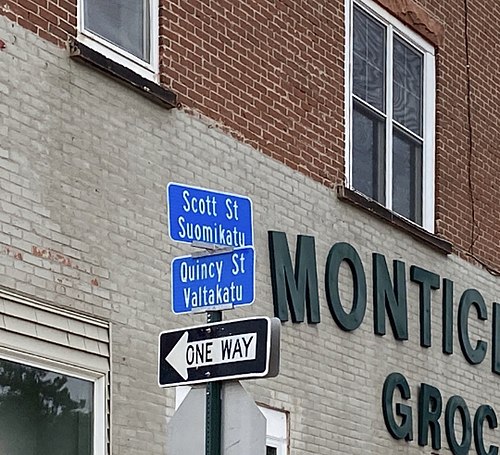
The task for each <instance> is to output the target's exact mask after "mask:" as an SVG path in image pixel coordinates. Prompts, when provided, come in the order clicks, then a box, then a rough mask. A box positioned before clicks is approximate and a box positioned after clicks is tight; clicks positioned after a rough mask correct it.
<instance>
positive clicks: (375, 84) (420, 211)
mask: <svg viewBox="0 0 500 455" xmlns="http://www.w3.org/2000/svg"><path fill="white" fill-rule="evenodd" d="M349 3H350V2H349ZM349 23H350V24H351V27H350V33H349V35H348V43H349V46H348V50H349V52H348V56H347V61H348V66H347V68H348V71H349V77H348V78H347V81H348V84H347V91H348V104H347V106H348V107H349V109H350V115H349V119H350V121H349V125H348V130H349V132H350V135H349V141H348V149H347V159H346V166H347V169H346V171H347V172H346V174H347V178H348V183H349V185H350V186H351V187H352V188H353V189H355V190H357V191H359V192H361V193H363V194H364V195H366V196H368V197H370V198H372V199H374V200H376V201H378V202H379V203H381V204H382V205H384V206H386V207H387V208H388V209H390V210H392V211H394V212H396V213H398V214H399V215H402V216H403V217H405V218H407V219H408V220H411V221H413V222H415V223H417V224H419V225H421V226H423V227H424V228H425V229H427V230H428V231H431V232H432V231H433V229H434V128H435V125H434V118H435V117H434V104H435V101H434V100H435V70H434V48H433V47H432V46H431V45H430V44H428V43H427V42H426V41H424V40H423V39H422V38H421V37H420V36H418V35H416V34H415V33H414V32H412V31H411V30H410V29H409V28H408V27H406V26H405V25H403V24H402V23H401V22H399V21H398V20H396V19H395V18H393V17H392V16H390V15H389V14H388V13H387V12H385V11H384V10H382V9H381V8H380V7H378V6H377V5H375V4H374V3H372V2H371V1H365V2H363V4H360V3H354V4H353V5H352V8H351V10H350V22H349Z"/></svg>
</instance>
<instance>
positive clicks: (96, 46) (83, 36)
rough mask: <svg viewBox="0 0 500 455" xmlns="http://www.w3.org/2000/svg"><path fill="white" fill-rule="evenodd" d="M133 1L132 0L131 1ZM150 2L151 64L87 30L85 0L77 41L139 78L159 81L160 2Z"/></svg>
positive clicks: (79, 11)
mask: <svg viewBox="0 0 500 455" xmlns="http://www.w3.org/2000/svg"><path fill="white" fill-rule="evenodd" d="M131 1H132V0H131ZM147 1H149V21H150V22H149V34H150V35H149V39H150V46H149V52H150V55H149V58H150V62H149V63H148V62H145V61H144V60H142V59H140V58H138V57H136V56H135V55H132V54H131V53H129V52H127V51H126V50H124V49H122V48H120V47H119V46H117V45H115V44H113V43H111V42H109V41H107V40H105V39H103V38H101V37H100V36H98V35H96V34H95V33H92V31H90V30H87V29H85V23H84V17H85V14H84V3H85V0H78V6H77V16H78V21H77V22H78V33H77V40H78V41H79V42H80V43H82V44H83V45H85V46H87V47H89V48H91V49H93V50H95V51H96V52H99V53H100V54H102V55H103V56H104V57H107V58H109V59H110V60H113V61H114V62H116V63H118V64H120V65H122V66H124V67H126V68H128V69H130V70H131V71H133V72H134V73H137V74H138V75H139V76H141V77H143V78H145V79H148V80H151V81H153V82H158V81H159V55H158V54H159V18H158V14H159V4H158V0H147Z"/></svg>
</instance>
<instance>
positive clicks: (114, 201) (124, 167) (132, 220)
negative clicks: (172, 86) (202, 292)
mask: <svg viewBox="0 0 500 455" xmlns="http://www.w3.org/2000/svg"><path fill="white" fill-rule="evenodd" d="M0 37H1V39H3V40H4V41H5V42H6V47H5V49H4V50H2V51H0V68H1V69H2V71H0V94H1V102H0V286H4V287H7V288H9V289H13V290H16V291H18V292H22V293H25V294H28V295H29V296H32V297H34V298H36V299H42V300H47V301H50V302H52V303H53V304H55V305H57V306H59V307H64V308H75V309H77V310H78V311H84V312H87V313H90V314H93V315H95V316H97V317H99V318H104V319H106V320H107V321H109V323H110V326H111V349H112V381H113V382H112V394H113V395H112V400H111V401H112V411H111V412H112V448H113V451H112V454H119V455H122V454H124V455H143V454H144V453H148V454H154V455H160V454H161V455H165V454H166V451H165V434H166V429H165V427H166V424H167V421H168V417H169V416H171V415H172V413H173V408H174V392H173V390H163V389H160V388H159V387H158V386H157V384H156V375H157V337H158V333H159V332H160V331H161V330H167V329H170V328H178V327H183V326H184V327H186V326H191V325H197V324H199V323H201V322H202V321H203V320H204V317H203V316H201V315H194V316H185V317H183V316H175V315H173V314H172V312H171V309H170V290H171V289H170V282H169V278H170V262H171V260H172V258H173V257H176V256H180V255H185V254H189V253H190V248H189V246H188V245H180V244H178V243H175V242H172V241H170V240H169V238H168V233H167V216H166V207H165V203H166V201H165V187H166V184H167V183H168V182H170V181H180V182H189V183H191V184H193V185H199V186H203V187H209V188H217V189H223V190H226V191H230V192H236V193H239V194H245V195H247V196H249V197H250V198H251V199H252V201H253V207H254V226H255V247H256V257H257V261H256V264H257V265H256V301H255V303H254V304H253V305H252V306H249V307H245V308H242V309H238V310H235V311H233V312H232V313H230V314H228V313H226V314H225V318H226V319H230V318H238V317H242V316H257V315H266V316H271V315H272V299H271V296H272V287H271V282H270V272H269V258H268V244H267V232H268V230H280V231H284V232H286V233H287V235H288V241H289V244H290V249H291V251H292V257H293V250H294V249H295V236H296V235H297V234H299V233H300V234H309V235H312V236H314V237H315V239H316V254H317V264H318V281H319V299H320V307H321V308H320V309H321V323H320V324H317V325H308V324H306V323H304V324H292V323H290V322H288V323H284V324H283V326H282V351H281V355H282V361H281V373H280V375H279V376H278V377H277V378H273V379H264V380H258V381H245V384H244V385H245V388H247V389H248V390H249V391H250V392H251V394H252V396H253V397H254V399H255V400H256V401H258V402H260V403H263V404H265V405H268V406H273V407H276V408H279V409H284V410H286V411H288V412H289V413H290V453H291V454H293V455H296V454H299V455H317V454H342V455H351V454H352V455H354V454H360V453H370V454H376V455H386V454H388V453H408V454H415V455H416V454H424V453H430V452H431V449H430V447H429V446H426V447H419V446H418V444H417V441H416V435H415V439H414V440H413V441H411V442H405V441H396V440H394V439H393V438H392V437H391V435H390V434H389V433H388V431H387V429H386V428H385V426H384V421H383V416H382V410H381V393H382V392H381V391H382V385H383V382H384V379H385V378H386V376H387V375H388V374H389V373H391V372H394V371H397V372H400V373H402V374H404V375H405V376H406V378H407V379H408V381H409V383H410V386H411V390H412V398H411V399H410V400H408V402H407V403H409V404H411V406H412V408H413V412H414V414H413V418H414V428H415V429H416V427H417V425H416V420H417V418H418V416H417V412H418V411H417V409H418V399H417V392H418V386H419V384H420V383H422V382H425V383H428V384H431V385H433V386H435V387H438V388H439V389H440V390H441V393H442V395H443V399H444V400H447V399H449V398H450V397H451V396H453V395H455V394H458V395H460V396H462V397H463V398H464V399H465V400H466V402H467V405H468V406H469V409H470V411H471V412H474V411H475V410H476V409H477V408H478V406H479V405H480V404H489V405H491V406H492V407H493V408H494V409H495V410H496V412H497V415H498V412H500V399H499V396H498V394H495V393H492V391H494V390H496V389H497V388H498V381H499V377H498V375H495V374H493V373H492V372H491V366H490V360H491V355H492V343H491V340H492V335H491V334H492V327H491V326H492V320H491V319H492V311H491V308H492V302H493V301H498V298H499V295H500V283H498V281H497V280H496V279H494V278H493V277H491V276H490V275H489V274H488V273H487V272H485V271H484V270H480V269H478V268H477V267H475V266H473V265H472V264H470V263H467V262H466V261H464V260H462V259H460V258H459V257H457V256H455V255H452V256H449V257H447V256H444V255H442V254H440V253H437V252H436V251H434V250H432V249H430V248H429V247H427V246H426V245H424V244H423V243H421V242H418V241H415V240H413V239H412V238H411V237H410V236H408V235H407V234H406V233H404V232H401V231H396V230H394V229H392V228H388V227H387V225H385V224H384V223H383V222H381V221H380V220H377V219H374V218H373V217H371V216H370V215H369V214H366V213H364V212H361V211H359V210H357V209H356V208H354V207H351V206H348V205H345V204H343V203H341V202H340V201H338V200H337V199H336V198H335V193H334V192H333V191H332V190H331V189H329V188H327V187H326V186H325V185H322V184H320V183H319V182H316V181H314V180H312V179H310V178H307V177H305V176H304V175H303V174H301V173H300V172H297V171H295V170H292V169H291V168H290V167H288V166H285V165H284V164H283V163H280V162H279V161H277V160H274V159H270V158H269V157H268V156H266V155H264V154H263V153H261V152H260V151H259V150H256V149H254V148H253V147H251V146H249V145H248V144H245V143H243V142H242V141H240V140H237V139H235V138H232V137H231V136H230V135H228V134H226V132H224V131H221V130H219V129H218V128H217V127H216V123H215V122H214V121H210V120H209V119H206V118H205V119H200V118H199V117H198V116H197V115H189V114H187V113H186V112H185V111H183V110H171V111H167V110H165V109H163V108H160V107H158V106H156V105H154V104H152V103H150V102H149V101H148V100H147V99H145V98H144V97H143V96H141V95H139V94H137V93H135V92H133V91H131V90H129V89H128V88H127V87H124V86H122V85H120V84H118V83H117V82H116V81H114V80H112V79H110V78H109V77H107V76H106V75H104V74H102V73H100V72H98V71H95V70H94V69H92V68H88V67H85V66H83V65H79V64H77V63H76V62H74V61H72V60H70V59H69V58H68V57H67V52H66V51H64V50H62V49H60V48H58V47H56V46H54V45H53V44H51V43H49V42H47V41H45V40H43V39H40V38H37V37H36V36H35V35H33V34H32V33H31V32H30V31H27V30H25V29H23V28H22V27H19V26H18V25H16V24H13V23H12V22H11V21H10V20H7V19H6V18H5V17H0ZM339 241H346V242H349V243H351V244H352V245H353V246H354V247H355V248H356V249H357V251H358V253H359V255H360V257H361V259H362V261H363V264H364V267H365V273H366V277H367V300H368V303H367V313H366V315H365V317H364V320H363V322H362V324H361V326H360V327H359V328H358V329H356V330H355V331H354V332H344V331H342V330H340V329H339V327H338V326H337V325H336V324H335V322H334V320H333V318H332V317H331V315H330V313H329V309H328V305H327V301H326V292H325V282H324V280H325V274H324V271H325V264H326V261H327V256H328V252H329V249H330V247H331V246H332V245H333V244H334V243H335V242H339ZM374 251H376V252H379V253H382V254H384V255H385V256H386V258H387V261H388V263H389V265H390V264H391V261H392V260H393V259H398V260H401V261H404V262H405V263H406V266H407V269H406V270H407V276H408V267H409V266H410V265H411V264H415V265H418V266H420V267H424V268H427V269H428V270H430V271H433V272H435V273H438V274H440V275H441V277H446V278H449V279H451V280H453V281H454V283H455V294H454V303H455V306H454V308H456V306H457V305H458V301H459V296H460V294H461V292H463V291H464V290H465V289H467V288H470V287H474V288H477V289H478V290H479V291H481V293H482V295H483V296H484V299H485V301H486V306H487V311H488V320H486V321H482V320H479V319H478V318H477V317H476V314H475V312H474V311H471V316H470V318H469V331H470V334H471V341H472V343H473V344H474V342H475V341H476V340H478V339H483V340H486V341H488V343H489V344H488V348H487V356H486V359H485V361H484V362H482V363H480V364H478V365H470V364H469V363H467V362H466V360H465V359H464V357H463V355H462V354H461V352H460V346H459V343H458V340H457V336H456V333H457V330H456V324H455V329H454V349H455V351H454V354H452V355H444V354H443V353H442V352H441V346H440V339H441V334H442V331H443V328H442V322H441V321H442V305H441V299H442V297H443V292H442V289H440V290H437V291H432V305H431V313H432V343H433V344H432V346H431V347H430V348H423V347H421V346H420V344H419V326H420V323H419V320H420V319H419V316H420V315H419V291H418V287H417V285H416V284H415V283H411V282H410V281H409V280H407V288H408V319H409V340H408V341H405V342H401V341H396V340H395V339H394V337H393V335H392V333H391V330H390V328H389V324H388V333H387V335H386V336H384V337H382V336H375V335H374V333H373V322H372V321H373V298H372V295H373V286H372V284H371V282H370V277H371V276H372V266H371V254H372V252H374ZM339 287H340V292H341V295H342V298H343V301H345V302H349V298H350V297H352V295H350V291H351V290H352V278H351V277H350V276H349V272H348V271H347V270H343V271H342V275H341V280H340V286H339ZM351 293H352V292H351ZM0 311H1V309H0ZM455 311H456V310H455ZM455 315H456V313H455ZM454 320H456V318H454ZM0 345H2V340H0ZM441 422H443V417H441ZM189 430H190V431H195V430H196V429H193V428H189ZM442 432H443V434H442V438H441V439H442V443H443V449H442V450H441V452H440V453H443V454H447V453H450V451H449V449H448V447H447V443H446V436H445V434H444V426H443V427H442ZM499 434H500V433H499V430H498V429H496V430H491V431H490V430H488V429H487V430H486V435H485V437H486V438H487V441H488V443H491V444H495V445H499V444H500V442H499V441H500V439H499ZM472 450H473V449H472ZM471 453H472V451H471ZM166 455H177V454H169V453H167V454H166Z"/></svg>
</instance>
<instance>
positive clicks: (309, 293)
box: [268, 231, 320, 324]
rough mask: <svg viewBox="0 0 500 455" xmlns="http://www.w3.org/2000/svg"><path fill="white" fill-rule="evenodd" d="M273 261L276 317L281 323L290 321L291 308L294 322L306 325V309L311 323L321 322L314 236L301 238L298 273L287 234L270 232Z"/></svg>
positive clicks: (271, 257) (298, 239)
mask: <svg viewBox="0 0 500 455" xmlns="http://www.w3.org/2000/svg"><path fill="white" fill-rule="evenodd" d="M268 237H269V259H270V263H271V283H272V288H273V302H274V314H275V316H276V317H278V318H279V319H280V320H281V321H288V308H290V313H291V316H292V321H293V322H304V307H306V308H307V322H309V323H310V324H317V323H319V322H320V314H319V297H318V274H317V270H316V251H315V245H314V237H311V236H306V235H299V236H297V250H296V253H295V274H294V272H293V266H292V260H291V258H290V250H289V248H288V242H287V239H286V234H285V233H284V232H276V231H269V232H268Z"/></svg>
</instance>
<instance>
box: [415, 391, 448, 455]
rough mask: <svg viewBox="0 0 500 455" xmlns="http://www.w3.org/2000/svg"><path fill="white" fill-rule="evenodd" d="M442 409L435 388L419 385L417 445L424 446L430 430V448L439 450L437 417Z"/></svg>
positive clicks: (440, 400)
mask: <svg viewBox="0 0 500 455" xmlns="http://www.w3.org/2000/svg"><path fill="white" fill-rule="evenodd" d="M442 409H443V400H442V399H441V393H440V392H439V390H438V389H436V387H432V386H431V385H428V384H421V386H420V393H419V395H418V445H420V446H426V445H427V443H428V441H429V428H430V430H431V441H432V448H433V449H436V450H439V449H440V448H441V427H440V425H439V417H440V416H441V410H442Z"/></svg>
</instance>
